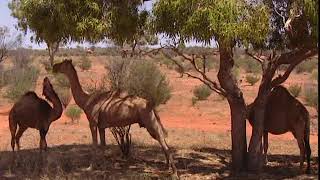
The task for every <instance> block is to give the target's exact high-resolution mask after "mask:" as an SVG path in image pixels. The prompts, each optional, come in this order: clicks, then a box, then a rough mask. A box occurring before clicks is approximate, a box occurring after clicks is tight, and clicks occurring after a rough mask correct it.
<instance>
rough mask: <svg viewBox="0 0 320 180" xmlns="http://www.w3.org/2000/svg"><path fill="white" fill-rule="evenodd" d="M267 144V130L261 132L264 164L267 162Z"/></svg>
mask: <svg viewBox="0 0 320 180" xmlns="http://www.w3.org/2000/svg"><path fill="white" fill-rule="evenodd" d="M268 146H269V142H268V132H267V131H265V132H263V151H264V164H267V163H268V157H267V154H268Z"/></svg>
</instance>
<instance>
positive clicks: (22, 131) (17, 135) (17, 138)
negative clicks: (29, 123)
mask: <svg viewBox="0 0 320 180" xmlns="http://www.w3.org/2000/svg"><path fill="white" fill-rule="evenodd" d="M26 130H27V127H25V126H19V130H18V132H17V134H16V138H15V141H16V144H17V146H18V150H20V138H21V136H22V134H23V133H24V131H26Z"/></svg>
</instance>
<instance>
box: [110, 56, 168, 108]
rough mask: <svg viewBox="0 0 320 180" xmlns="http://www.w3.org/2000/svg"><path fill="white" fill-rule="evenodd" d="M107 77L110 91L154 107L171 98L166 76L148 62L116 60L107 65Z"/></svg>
mask: <svg viewBox="0 0 320 180" xmlns="http://www.w3.org/2000/svg"><path fill="white" fill-rule="evenodd" d="M107 77H108V78H109V81H110V82H111V89H112V90H119V91H126V92H128V94H130V95H135V96H139V97H142V98H145V99H146V100H148V101H149V102H152V103H154V105H155V106H158V105H160V104H164V103H166V102H167V101H168V100H169V99H170V97H171V89H170V87H169V82H168V80H167V78H166V76H165V75H164V74H162V73H161V71H160V70H159V69H158V67H157V66H156V65H155V64H154V63H152V62H150V61H143V60H129V59H124V60H121V59H117V60H115V61H112V62H111V64H110V65H109V67H108V76H107Z"/></svg>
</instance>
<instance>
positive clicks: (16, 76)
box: [5, 66, 39, 101]
mask: <svg viewBox="0 0 320 180" xmlns="http://www.w3.org/2000/svg"><path fill="white" fill-rule="evenodd" d="M38 75H39V70H38V69H36V68H35V67H33V66H30V67H24V68H18V69H13V70H9V71H7V72H6V78H7V81H8V89H7V91H6V93H5V97H6V98H9V99H10V100H13V101H16V100H17V99H19V98H20V97H21V96H22V95H23V94H24V93H26V92H27V91H30V90H33V89H34V88H35V86H36V81H37V79H38Z"/></svg>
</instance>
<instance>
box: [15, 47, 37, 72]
mask: <svg viewBox="0 0 320 180" xmlns="http://www.w3.org/2000/svg"><path fill="white" fill-rule="evenodd" d="M12 62H13V67H14V69H17V68H24V67H27V66H29V65H30V64H31V62H32V59H31V53H30V51H29V50H28V49H24V48H18V49H17V50H15V53H13V58H12Z"/></svg>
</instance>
